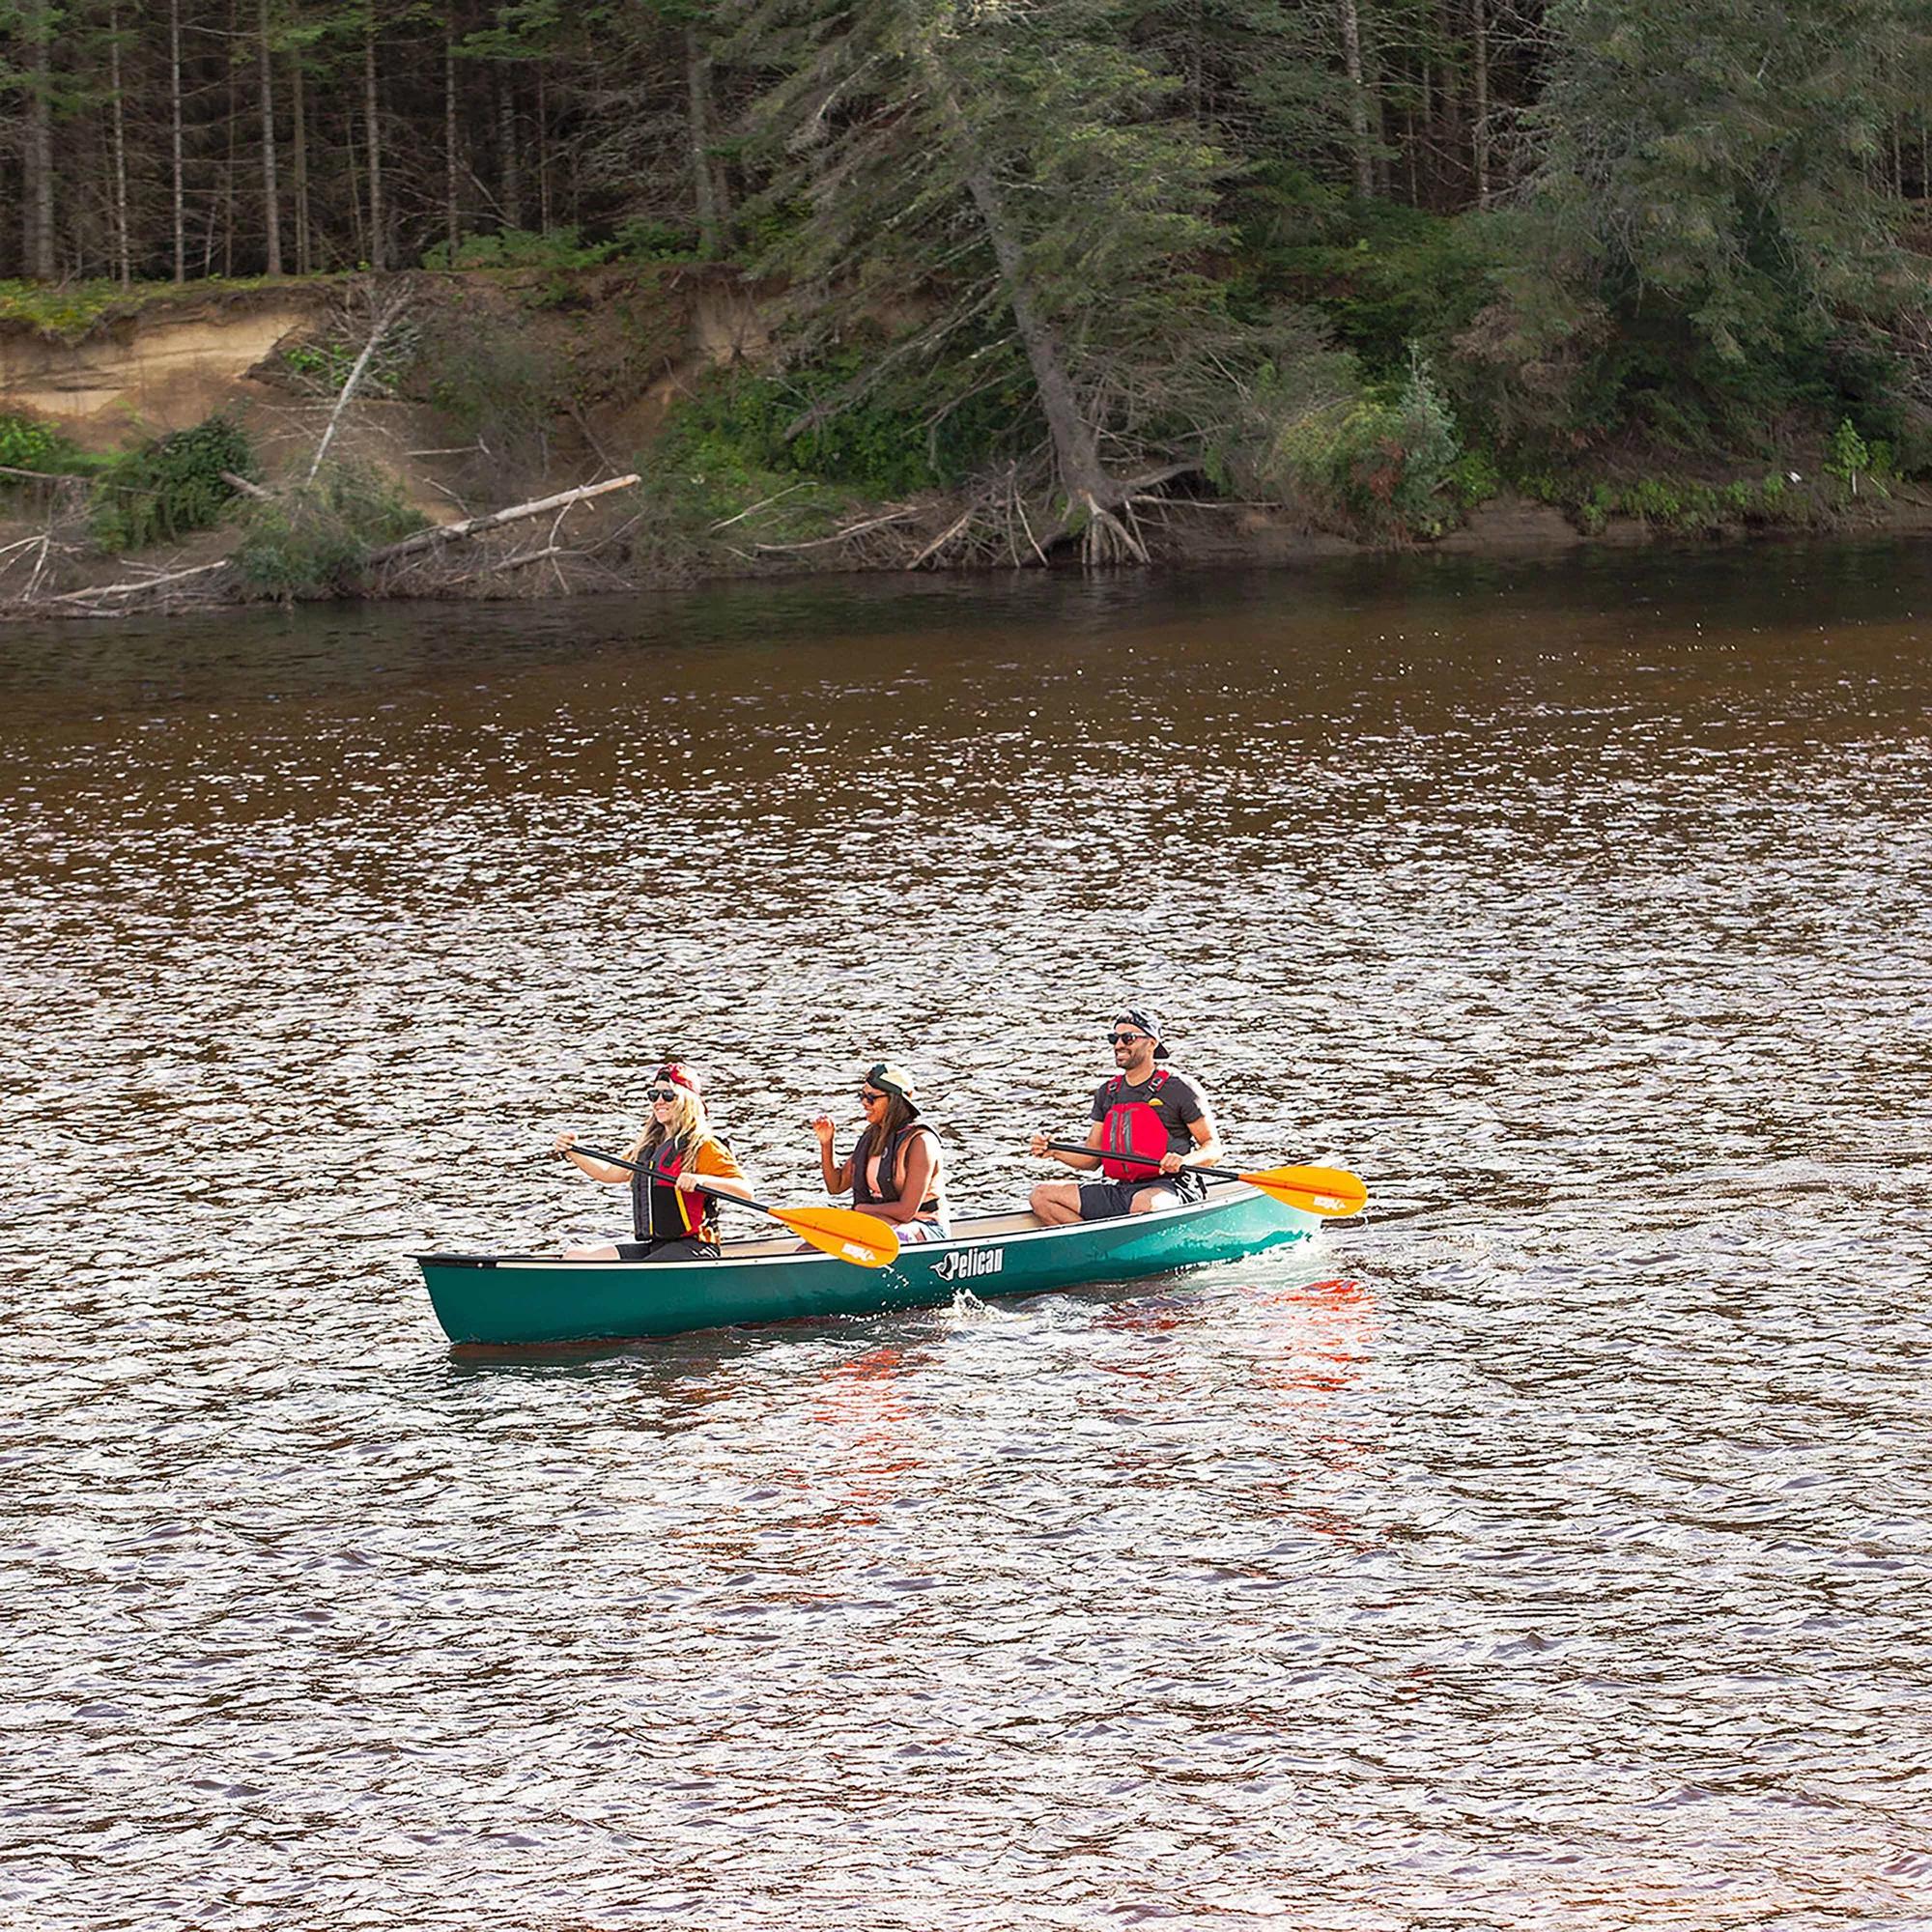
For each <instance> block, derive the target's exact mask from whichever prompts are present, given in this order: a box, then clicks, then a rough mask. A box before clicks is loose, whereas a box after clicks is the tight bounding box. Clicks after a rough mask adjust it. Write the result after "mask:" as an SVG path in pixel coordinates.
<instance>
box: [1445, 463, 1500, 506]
mask: <svg viewBox="0 0 1932 1932" xmlns="http://www.w3.org/2000/svg"><path fill="white" fill-rule="evenodd" d="M1443 487H1444V488H1445V489H1446V490H1447V491H1448V493H1449V495H1450V497H1452V498H1453V499H1454V501H1455V503H1456V505H1457V507H1458V508H1460V509H1462V510H1463V511H1465V512H1466V511H1469V510H1473V509H1475V508H1476V507H1477V505H1478V504H1481V503H1487V502H1488V501H1489V500H1490V499H1491V497H1495V496H1499V495H1500V494H1501V492H1502V487H1503V479H1502V472H1501V471H1500V470H1499V469H1497V468H1496V460H1495V458H1494V457H1492V455H1491V454H1490V453H1489V451H1488V450H1486V449H1465V450H1464V451H1463V453H1462V455H1461V456H1459V457H1458V458H1457V459H1456V460H1455V462H1454V463H1452V464H1451V465H1450V466H1449V471H1448V474H1447V475H1446V476H1445V477H1444V479H1443Z"/></svg>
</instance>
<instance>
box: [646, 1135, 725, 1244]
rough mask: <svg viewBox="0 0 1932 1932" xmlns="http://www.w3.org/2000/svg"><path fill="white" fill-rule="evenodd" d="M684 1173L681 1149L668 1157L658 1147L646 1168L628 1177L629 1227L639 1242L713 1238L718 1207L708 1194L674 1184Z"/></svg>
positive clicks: (714, 1237) (715, 1232)
mask: <svg viewBox="0 0 1932 1932" xmlns="http://www.w3.org/2000/svg"><path fill="white" fill-rule="evenodd" d="M683 1172H684V1155H683V1153H682V1152H676V1153H671V1154H669V1155H668V1156H667V1153H666V1151H665V1149H664V1148H663V1147H662V1146H660V1147H659V1148H658V1149H657V1150H656V1151H655V1154H654V1157H653V1159H652V1160H651V1162H650V1164H649V1165H648V1167H647V1168H645V1169H644V1170H643V1171H642V1172H640V1173H638V1174H634V1175H632V1177H631V1227H632V1229H633V1231H634V1232H635V1234H636V1235H637V1237H638V1239H639V1240H640V1241H681V1240H694V1241H715V1240H716V1239H717V1238H718V1224H717V1208H716V1205H715V1202H714V1199H713V1197H712V1196H711V1195H709V1194H687V1193H686V1192H685V1191H684V1189H683V1188H681V1187H678V1186H676V1185H674V1184H673V1183H674V1182H675V1181H676V1179H677V1178H678V1176H679V1175H680V1174H682V1173H683Z"/></svg>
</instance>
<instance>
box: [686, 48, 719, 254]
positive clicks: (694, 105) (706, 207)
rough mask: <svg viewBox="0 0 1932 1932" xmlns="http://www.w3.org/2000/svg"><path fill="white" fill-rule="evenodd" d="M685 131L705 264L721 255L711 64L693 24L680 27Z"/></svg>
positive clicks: (698, 242)
mask: <svg viewBox="0 0 1932 1932" xmlns="http://www.w3.org/2000/svg"><path fill="white" fill-rule="evenodd" d="M684 92H685V100H686V104H687V110H688V111H687V119H686V130H687V136H688V138H689V140H690V143H691V185H692V190H693V194H694V199H695V204H696V210H697V252H698V253H699V254H700V255H701V256H703V257H704V259H705V260H706V261H710V260H712V259H713V258H714V257H716V256H718V255H721V254H723V253H724V246H723V241H724V238H723V237H722V236H721V235H720V234H719V232H718V194H717V183H716V182H715V181H714V180H713V179H712V174H711V63H710V62H709V61H708V60H707V59H705V57H704V49H703V46H702V44H701V43H699V41H698V38H697V26H696V22H695V21H691V20H687V21H686V22H685V26H684Z"/></svg>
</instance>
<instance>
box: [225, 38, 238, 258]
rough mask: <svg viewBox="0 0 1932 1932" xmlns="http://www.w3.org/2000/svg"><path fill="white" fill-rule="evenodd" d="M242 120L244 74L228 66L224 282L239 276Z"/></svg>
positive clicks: (233, 41) (232, 42)
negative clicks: (237, 177)
mask: <svg viewBox="0 0 1932 1932" xmlns="http://www.w3.org/2000/svg"><path fill="white" fill-rule="evenodd" d="M237 13H238V9H237V6H236V0H228V26H227V37H228V40H227V43H228V45H229V46H230V47H233V46H236V45H237V44H238V43H239V42H240V39H241V33H240V23H239V21H238V19H237ZM240 119H241V81H240V71H239V69H238V68H237V66H236V64H235V63H234V62H233V61H232V60H231V61H230V62H229V63H228V111H227V113H226V114H224V115H223V116H222V122H223V127H224V131H225V132H226V134H227V137H228V145H227V153H226V155H225V156H224V157H223V161H222V167H221V274H222V278H223V280H229V279H232V278H233V276H234V273H235V126H236V123H237V122H238V121H239V120H240Z"/></svg>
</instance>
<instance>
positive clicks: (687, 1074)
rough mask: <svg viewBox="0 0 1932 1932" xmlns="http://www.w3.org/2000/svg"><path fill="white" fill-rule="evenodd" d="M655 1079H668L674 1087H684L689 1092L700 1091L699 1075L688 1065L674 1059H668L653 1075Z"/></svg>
mask: <svg viewBox="0 0 1932 1932" xmlns="http://www.w3.org/2000/svg"><path fill="white" fill-rule="evenodd" d="M651 1078H652V1079H653V1080H668V1081H669V1082H670V1084H671V1085H672V1086H673V1087H682V1088H683V1089H684V1091H685V1092H686V1093H687V1094H696V1092H697V1091H698V1087H697V1076H696V1074H695V1073H693V1072H692V1071H691V1069H690V1068H689V1067H687V1066H681V1065H678V1063H677V1062H676V1061H674V1060H672V1061H667V1062H666V1064H665V1065H662V1066H660V1067H659V1068H658V1070H657V1071H656V1072H655V1073H653V1074H652V1075H651Z"/></svg>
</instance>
